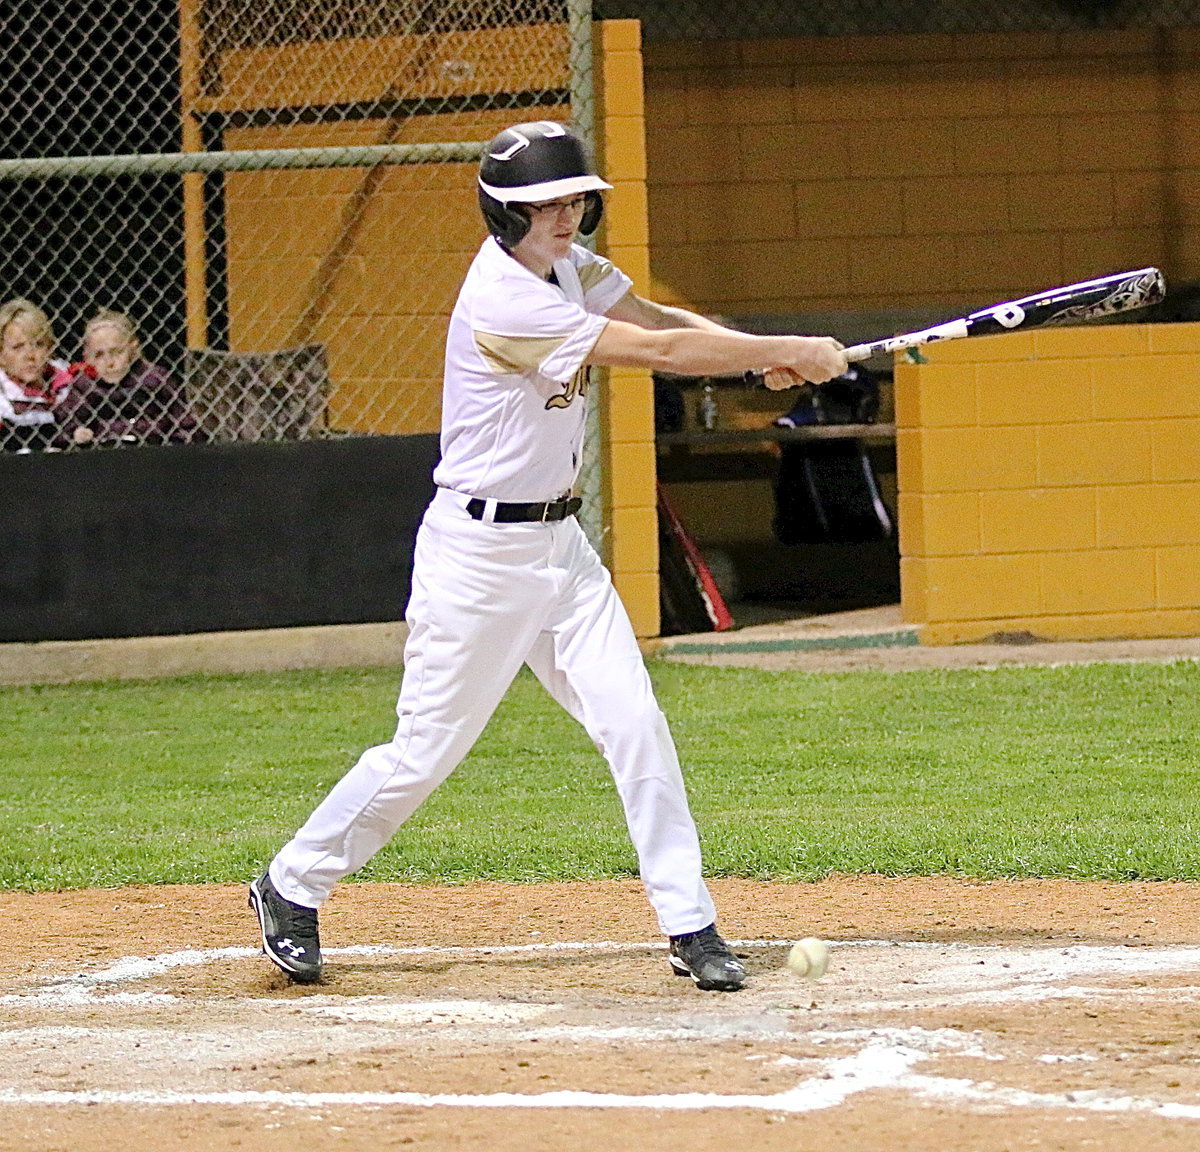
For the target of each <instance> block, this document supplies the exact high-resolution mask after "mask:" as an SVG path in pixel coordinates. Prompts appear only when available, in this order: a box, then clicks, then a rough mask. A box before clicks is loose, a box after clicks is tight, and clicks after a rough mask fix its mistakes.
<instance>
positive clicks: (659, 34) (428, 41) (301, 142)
mask: <svg viewBox="0 0 1200 1152" xmlns="http://www.w3.org/2000/svg"><path fill="white" fill-rule="evenodd" d="M593 16H595V17H597V18H618V17H635V18H637V19H639V20H640V21H641V23H642V28H643V34H644V37H645V39H646V40H647V42H648V44H649V45H650V46H651V47H653V46H654V45H655V44H656V43H663V42H669V41H676V42H678V41H684V42H686V41H705V40H711V39H720V38H739V39H742V40H746V39H749V38H754V37H759V38H774V39H776V40H779V39H784V38H788V37H798V36H805V37H854V36H881V35H894V34H904V33H988V32H1014V31H1018V32H1022V31H1028V32H1038V31H1080V30H1082V31H1087V30H1089V29H1120V28H1143V29H1172V28H1181V27H1186V26H1189V25H1200V2H1198V0H1107V2H1106V0H1088V2H1086V3H1085V2H1083V0H1047V2H1044V3H1037V2H1034V0H1011V2H1010V3H1008V4H1005V5H977V4H968V3H956V2H951V0H920V2H917V0H892V2H890V3H889V2H883V0H873V2H872V0H849V2H848V0H837V2H836V3H835V2H834V0H786V2H785V0H740V2H739V3H737V4H734V3H733V2H732V0H723V2H719V3H713V2H710V0H671V2H670V3H668V2H667V0H595V3H594V5H593V4H590V3H588V2H587V0H447V2H436V0H322V2H319V3H313V2H311V0H309V2H301V0H255V2H253V3H252V2H251V0H179V4H178V6H177V7H176V6H174V5H148V6H146V5H143V6H133V7H131V8H129V9H127V10H126V11H125V12H124V14H123V15H122V16H121V17H120V18H114V15H113V10H112V8H111V6H109V5H107V4H103V3H100V2H99V0H84V2H82V3H79V4H71V5H53V4H41V3H37V2H35V0H13V3H11V4H10V6H9V9H8V20H7V21H6V30H7V32H8V38H7V44H6V47H5V48H4V49H3V50H2V55H3V60H4V65H5V66H4V68H3V69H2V70H0V300H7V301H17V302H18V304H17V314H19V316H20V317H22V318H23V319H22V320H21V322H20V323H17V324H14V325H10V326H9V329H8V330H7V331H9V332H10V334H13V333H15V334H19V336H20V338H19V339H18V340H17V342H18V343H23V344H24V345H28V346H29V347H25V348H22V349H19V350H16V349H14V350H11V351H10V350H9V349H7V348H4V349H3V350H2V351H0V356H3V357H4V359H3V361H2V362H0V367H2V368H3V369H4V372H5V376H4V378H3V383H4V389H3V394H2V395H0V448H6V449H9V450H13V449H16V450H20V449H32V448H45V447H52V448H66V449H74V448H76V447H78V446H80V445H82V444H87V445H95V444H105V443H136V444H143V443H154V442H174V441H188V440H196V439H227V440H234V439H236V440H277V439H289V438H304V437H313V436H330V435H346V434H355V433H367V434H406V433H428V432H434V431H436V429H437V427H438V416H439V388H440V377H441V359H442V340H443V334H444V326H445V320H446V316H447V314H448V312H449V309H450V307H451V305H452V302H453V299H454V295H455V293H456V291H457V288H458V285H459V283H460V280H461V277H462V275H463V273H464V271H465V269H466V266H467V264H468V262H469V260H470V258H471V255H472V253H473V251H474V249H475V248H476V246H477V244H478V241H479V239H480V238H481V236H482V235H483V229H482V224H481V221H480V219H479V215H478V211H477V208H476V204H475V192H474V164H475V161H476V159H477V158H478V156H479V153H480V147H481V143H482V142H483V141H485V140H487V139H488V138H490V136H491V135H493V134H494V133H495V132H496V131H497V130H499V129H500V128H501V127H503V126H504V125H505V124H507V123H510V122H512V121H513V120H516V119H521V118H525V117H531V118H532V117H537V116H546V117H557V118H563V119H573V120H574V121H575V122H576V124H577V125H579V126H580V127H582V128H583V130H584V131H585V133H588V134H590V133H591V132H592V131H593V125H594V108H593V106H592V95H591V87H590V83H591V20H592V18H593ZM684 46H685V47H686V45H684ZM735 111H736V110H735ZM676 112H677V110H676ZM656 123H657V122H656ZM651 144H652V147H651V161H652V163H653V161H654V159H655V149H654V147H653V144H654V141H651ZM660 175H661V174H660ZM654 178H655V177H654V173H653V172H652V189H651V191H652V199H651V211H652V215H657V217H658V218H657V220H652V224H654V226H655V236H656V237H666V238H667V239H668V240H669V239H671V237H672V235H673V233H672V227H673V226H672V224H671V221H669V220H666V223H665V225H664V220H665V217H664V216H663V215H662V214H661V213H660V212H659V210H658V208H657V204H658V203H660V202H661V197H659V196H658V194H657V193H655V190H654V187H653V179H654ZM668 191H669V190H668ZM685 191H686V189H685ZM656 197H657V198H656ZM657 243H658V241H657V240H656V246H657ZM668 247H669V246H668ZM698 298H700V299H702V294H701V295H700V296H698ZM21 301H28V302H29V305H30V307H26V306H25V305H23V304H20V302H21ZM747 307H748V305H747ZM743 310H746V309H745V308H743ZM89 324H90V325H91V327H90V328H89ZM21 356H24V357H25V358H26V359H25V361H22V360H21V358H20V357H21ZM10 357H11V358H10ZM84 363H86V364H88V365H89V367H86V368H84V367H81V365H83V364H84ZM64 393H66V394H67V395H69V396H70V397H72V399H71V400H70V401H69V402H68V403H67V404H66V405H65V406H63V407H62V408H61V410H59V405H58V403H57V400H58V398H59V397H60V395H62V394H64ZM52 409H53V410H54V411H52ZM590 439H591V441H592V451H591V452H590V453H589V460H594V459H595V456H596V454H595V450H594V445H595V441H596V432H595V426H594V425H593V430H592V434H591V437H590ZM594 468H595V466H594V465H593V464H589V465H588V473H587V475H586V476H585V486H587V487H590V489H591V490H592V492H593V494H594V493H596V492H598V490H599V479H598V476H596V474H595V470H594ZM594 499H596V497H593V502H594Z"/></svg>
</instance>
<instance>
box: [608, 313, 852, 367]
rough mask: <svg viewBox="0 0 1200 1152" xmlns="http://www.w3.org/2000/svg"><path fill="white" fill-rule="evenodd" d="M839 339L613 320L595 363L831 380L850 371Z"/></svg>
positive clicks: (717, 327)
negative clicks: (785, 372) (658, 326)
mask: <svg viewBox="0 0 1200 1152" xmlns="http://www.w3.org/2000/svg"><path fill="white" fill-rule="evenodd" d="M838 347H839V346H838V345H837V344H836V342H835V341H831V340H827V339H824V338H816V337H805V336H751V335H748V334H747V333H744V332H733V331H730V330H729V329H725V328H721V327H720V326H714V327H713V328H712V329H707V328H703V329H699V328H669V329H665V330H661V331H658V330H647V329H644V328H641V327H636V326H633V325H630V324H623V323H620V322H616V321H613V322H610V323H609V325H608V326H607V327H606V328H605V330H604V331H603V332H602V333H601V335H600V339H599V340H597V342H596V345H595V347H594V348H593V350H592V354H591V355H590V356H589V357H588V361H589V363H592V364H607V365H609V366H611V367H614V368H649V369H650V370H651V371H655V372H669V373H673V374H674V375H677V376H737V375H740V374H741V373H743V372H747V371H768V370H771V369H786V370H789V371H792V372H795V373H797V374H799V375H801V376H803V377H804V378H805V379H808V380H816V381H821V380H828V379H830V378H831V377H833V376H836V375H837V374H838V373H839V372H842V371H845V361H844V359H843V358H842V357H841V354H840V352H835V351H834V349H836V348H838Z"/></svg>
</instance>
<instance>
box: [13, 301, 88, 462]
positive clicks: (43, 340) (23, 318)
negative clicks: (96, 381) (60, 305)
mask: <svg viewBox="0 0 1200 1152" xmlns="http://www.w3.org/2000/svg"><path fill="white" fill-rule="evenodd" d="M53 351H54V329H53V327H52V326H51V324H50V317H49V316H47V315H46V313H45V312H43V311H42V309H41V308H39V307H38V306H37V305H36V304H34V303H33V301H31V300H25V299H22V298H18V299H14V300H8V301H5V303H4V304H0V448H3V449H4V450H6V451H10V452H12V451H17V452H31V451H34V450H35V449H46V448H50V447H52V446H53V444H54V441H55V439H56V438H57V435H58V422H57V416H58V412H59V410H60V409H61V406H62V404H63V402H64V401H65V400H66V398H67V396H68V395H69V394H70V391H71V383H72V381H73V379H74V373H73V372H72V371H71V368H70V366H69V365H68V364H67V363H66V362H65V361H63V360H56V359H54V358H53V356H52V353H53Z"/></svg>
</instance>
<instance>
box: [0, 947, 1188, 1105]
mask: <svg viewBox="0 0 1200 1152" xmlns="http://www.w3.org/2000/svg"><path fill="white" fill-rule="evenodd" d="M787 943H788V941H777V940H747V941H736V942H734V945H735V946H736V947H764V946H781V945H785V944H787ZM833 944H834V947H835V948H836V947H855V948H858V947H863V946H866V945H869V944H874V945H876V946H879V947H885V946H886V947H889V948H890V947H895V948H905V949H937V950H940V951H942V952H954V951H956V950H961V951H964V952H967V951H969V952H970V953H971V954H972V955H978V954H980V953H984V954H985V955H986V956H987V957H988V959H987V960H985V961H984V962H983V966H984V967H987V966H988V964H989V961H990V959H991V957H992V956H994V957H995V958H996V959H997V961H998V962H1000V958H1001V957H1008V959H1007V960H1004V961H1002V963H1003V967H1004V968H1005V969H1009V970H1010V972H1009V974H1010V975H1011V976H1012V977H1013V978H1014V979H1019V978H1022V977H1023V978H1026V979H1028V978H1029V977H1034V978H1040V980H1041V981H1045V980H1046V979H1047V978H1050V979H1053V978H1055V977H1057V978H1059V979H1062V978H1063V977H1065V976H1069V975H1074V974H1077V973H1079V972H1081V971H1087V972H1089V973H1097V972H1100V971H1103V972H1117V971H1120V972H1124V973H1126V974H1133V973H1138V974H1142V973H1147V972H1159V973H1161V972H1172V971H1179V970H1182V969H1187V968H1196V967H1198V966H1200V949H1196V948H1186V947H1175V948H1150V947H1146V946H1136V947H1129V946H1114V945H1102V946H1094V945H1073V946H1071V947H1068V948H1056V947H1053V946H1051V947H1038V948H1032V949H1026V950H1025V951H1023V952H1019V951H1016V950H1014V949H1012V948H1011V946H1007V947H1006V946H1004V945H988V946H979V945H970V944H965V943H962V942H952V943H949V944H941V943H930V942H895V941H870V942H868V941H853V942H841V943H839V942H833ZM663 946H664V945H662V944H661V943H658V942H650V943H632V944H631V943H624V942H614V941H601V942H539V943H533V944H523V945H495V946H454V947H428V946H421V947H407V948H402V947H395V946H391V945H357V946H351V947H347V948H339V949H329V950H328V954H329V955H447V954H450V955H479V956H492V955H496V954H505V953H509V954H512V953H516V954H520V953H539V952H580V951H600V952H635V951H637V952H644V951H647V950H650V951H653V950H655V949H661V948H662V947H663ZM256 955H258V950H257V949H254V948H249V947H239V948H218V949H192V950H185V951H181V952H175V953H164V954H161V955H158V956H154V957H125V958H123V959H121V960H118V961H116V962H115V963H113V964H111V965H109V966H107V967H106V968H103V969H100V970H99V971H96V972H92V973H78V974H75V975H73V976H70V977H66V978H61V979H59V980H57V981H51V982H50V984H49V986H46V987H44V988H43V989H42V991H41V992H40V993H39V992H33V993H28V994H15V995H8V996H0V1002H12V1001H14V1000H28V999H30V998H38V997H39V996H45V995H48V994H49V995H58V996H60V997H65V999H63V1000H62V1001H61V1002H63V1003H66V1002H68V1001H70V1002H71V1003H72V1004H79V1003H95V1002H96V1001H101V1002H105V1003H107V1002H111V1001H114V1000H119V1001H121V1002H146V1000H147V999H153V998H158V997H161V998H164V999H168V1000H169V999H174V998H173V997H171V996H169V995H167V994H158V993H129V992H125V993H115V994H108V995H103V996H101V995H98V994H97V990H98V989H101V988H112V987H113V986H119V985H122V984H127V983H129V982H131V981H136V980H143V979H148V978H151V977H153V976H157V975H160V974H162V973H164V972H167V971H170V970H171V969H173V968H180V967H189V966H199V965H203V964H208V963H212V962H216V961H221V960H228V959H243V958H247V957H251V956H256ZM975 964H979V961H976V962H975ZM974 967H975V965H971V966H970V967H968V966H966V965H952V966H951V967H950V968H949V969H947V970H945V971H944V973H943V982H946V977H947V976H953V977H954V978H953V982H954V983H958V981H959V979H961V978H962V977H963V976H965V974H966V973H967V972H969V971H972V970H973V969H974ZM938 982H939V981H938V980H937V979H934V980H932V981H931V983H933V984H937V983H938ZM1043 987H1044V985H1043ZM1050 991H1055V990H1053V989H1051V990H1050ZM1057 991H1059V992H1062V991H1063V990H1061V989H1059V990H1057ZM1072 991H1074V992H1076V993H1078V994H1088V995H1093V994H1098V993H1102V992H1103V991H1105V990H1104V989H1083V988H1076V989H1072ZM1179 991H1180V990H1179V989H1173V990H1172V993H1173V995H1174V994H1177V993H1178V992H1179ZM999 994H1002V990H1000V989H992V990H991V991H990V993H984V994H983V995H990V996H991V997H993V998H995V997H997V995H999ZM89 997H90V999H89ZM364 1007H366V1006H365V1005H364ZM511 1007H512V1006H511V1005H509V1006H507V1007H506V1008H504V1009H500V1011H501V1012H502V1013H503V1012H506V1011H508V1010H510V1009H511ZM527 1007H529V1008H530V1012H529V1015H530V1016H533V1015H534V1014H536V1013H537V1012H539V1011H540V1008H541V1006H527ZM856 1007H858V1008H863V1007H864V1005H863V1004H862V1003H861V1002H859V1004H858V1005H857V1006H856ZM311 1008H312V1009H314V1010H317V1011H328V1010H329V1009H328V1008H326V1007H325V1006H320V1005H316V1004H314V1005H312V1006H311ZM482 1008H483V1006H482V1003H481V1002H446V1003H445V1004H440V1003H435V1002H424V1003H421V1002H414V1003H412V1004H409V1005H400V1004H391V1005H389V1006H388V1009H389V1011H390V1012H392V1013H395V1012H400V1013H401V1015H405V1014H411V1016H412V1017H413V1018H416V1017H418V1016H420V1017H422V1018H425V1019H427V1018H430V1017H436V1016H438V1014H439V1013H443V1014H445V1015H447V1016H452V1014H453V1013H454V1012H462V1011H464V1010H468V1009H469V1010H471V1011H472V1012H473V1013H474V1014H476V1015H477V1014H478V1012H480V1011H481V1010H482ZM339 1014H342V1015H349V1013H347V1012H345V1011H343V1012H342V1013H339ZM364 1015H366V1016H368V1017H369V1016H370V1015H371V1013H370V1012H369V1011H368V1012H366V1013H365V1014H364ZM485 1015H486V1013H485ZM393 1019H395V1017H394V1016H393ZM556 1031H557V1030H556ZM562 1031H563V1034H564V1036H565V1035H568V1034H569V1033H570V1032H571V1031H573V1030H571V1029H562ZM611 1031H612V1032H613V1037H612V1038H613V1039H617V1038H618V1036H619V1034H623V1033H624V1032H625V1031H626V1030H625V1029H612V1030H611ZM628 1031H629V1032H630V1034H632V1033H633V1032H635V1031H638V1030H636V1029H630V1030H628ZM663 1031H664V1033H666V1032H670V1033H671V1035H673V1036H678V1035H687V1034H695V1033H694V1032H690V1033H689V1030H687V1029H676V1028H671V1029H664V1030H663ZM860 1037H861V1038H863V1039H864V1047H863V1048H862V1049H861V1050H860V1051H858V1052H857V1053H854V1054H853V1055H851V1056H846V1057H838V1058H831V1059H826V1060H816V1061H809V1060H805V1061H803V1063H804V1064H811V1063H816V1064H818V1065H821V1066H823V1068H824V1070H823V1072H821V1074H820V1075H818V1076H815V1077H808V1078H806V1079H805V1080H803V1081H801V1082H800V1083H799V1084H797V1085H796V1086H795V1087H793V1088H791V1089H788V1090H787V1091H785V1092H782V1093H772V1094H766V1095H720V1094H715V1093H686V1092H685V1093H670V1094H656V1095H626V1094H615V1093H604V1092H591V1091H574V1090H573V1091H557V1092H546V1093H537V1094H521V1093H508V1092H500V1093H484V1094H452V1093H414V1092H378V1093H372V1092H365V1093H364V1092H347V1093H328V1092H326V1093H303V1092H285V1091H264V1092H259V1091H211V1092H202V1091H196V1092H187V1091H158V1090H105V1089H97V1090H82V1091H60V1090H52V1091H19V1090H17V1089H5V1090H0V1105H16V1106H35V1105H43V1106H74V1105H132V1106H147V1107H172V1106H179V1105H192V1106H218V1107H221V1106H249V1107H287V1108H301V1109H313V1108H322V1107H326V1108H328V1107H351V1108H356V1107H415V1108H432V1107H453V1108H557V1109H565V1108H599V1109H612V1108H628V1109H643V1108H652V1109H660V1110H675V1111H687V1110H703V1109H752V1110H760V1111H769V1112H774V1113H801V1112H810V1111H815V1110H820V1109H826V1108H832V1107H836V1106H837V1105H839V1104H841V1103H843V1102H845V1101H846V1100H847V1099H849V1098H850V1097H852V1096H854V1095H857V1094H860V1093H862V1092H866V1091H870V1090H894V1091H899V1092H902V1093H905V1094H907V1095H909V1096H910V1097H913V1098H917V1099H924V1100H929V1101H934V1102H938V1103H959V1104H965V1105H974V1106H980V1107H984V1106H990V1107H994V1106H1002V1107H1012V1108H1023V1107H1038V1108H1064V1109H1075V1110H1083V1111H1088V1112H1107V1113H1118V1112H1123V1113H1144V1114H1152V1115H1156V1116H1159V1117H1164V1118H1169V1119H1185V1120H1195V1119H1200V1105H1195V1104H1190V1103H1180V1102H1175V1101H1161V1100H1154V1099H1151V1098H1146V1097H1134V1096H1113V1095H1106V1094H1105V1093H1104V1092H1103V1091H1102V1090H1095V1091H1092V1090H1089V1091H1077V1092H1065V1093H1039V1092H1032V1091H1026V1090H1023V1089H1016V1088H1010V1087H1004V1086H997V1085H994V1084H991V1083H987V1082H977V1081H974V1080H969V1079H961V1078H948V1077H936V1076H926V1075H920V1074H918V1073H916V1072H914V1071H913V1069H914V1067H915V1065H916V1064H917V1063H919V1062H920V1061H922V1060H924V1059H925V1058H927V1056H929V1055H932V1054H933V1053H935V1052H946V1051H951V1052H955V1053H956V1054H957V1055H960V1056H975V1057H982V1058H985V1059H1001V1060H1002V1059H1004V1057H1003V1056H996V1055H994V1054H991V1055H990V1054H988V1053H986V1052H984V1051H983V1050H981V1049H980V1048H979V1047H978V1045H977V1044H976V1045H974V1046H971V1045H969V1044H968V1043H967V1042H968V1038H967V1037H965V1036H963V1035H962V1034H960V1033H957V1032H954V1031H953V1030H946V1029H943V1030H940V1031H939V1032H937V1033H934V1032H927V1031H923V1030H921V1029H907V1030H896V1029H893V1030H881V1029H873V1030H870V1031H868V1032H853V1031H851V1032H836V1033H831V1032H824V1033H812V1034H811V1035H810V1039H812V1040H813V1041H814V1043H817V1044H819V1043H828V1042H830V1041H841V1042H854V1041H855V1040H856V1038H860ZM792 1038H793V1039H795V1038H797V1037H796V1034H795V1033H793V1034H792ZM1086 1058H1087V1057H1086V1056H1076V1057H1067V1056H1064V1057H1062V1059H1063V1060H1064V1061H1065V1060H1067V1059H1086ZM1038 1059H1040V1060H1042V1061H1043V1062H1046V1061H1047V1060H1048V1057H1045V1056H1043V1057H1039V1058H1038ZM798 1063H799V1062H798Z"/></svg>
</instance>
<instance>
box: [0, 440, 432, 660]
mask: <svg viewBox="0 0 1200 1152" xmlns="http://www.w3.org/2000/svg"><path fill="white" fill-rule="evenodd" d="M437 452H438V438H437V436H434V435H429V436H396V437H353V438H347V439H344V440H327V441H322V440H317V441H297V442H292V443H280V444H220V445H217V444H213V445H188V446H177V447H163V448H136V449H127V450H125V449H116V450H108V451H95V452H73V453H64V454H49V455H28V456H11V455H10V456H0V641H33V640H79V639H88V638H95V637H115V636H152V635H171V634H175V633H182V632H210V631H222V630H226V629H242V628H279V627H290V626H295V625H303V624H342V623H365V622H369V621H381V620H397V619H400V618H401V617H402V616H403V611H404V605H405V602H406V601H407V599H408V592H409V581H410V578H411V573H412V553H413V544H414V539H415V534H416V529H417V525H418V523H419V521H420V518H421V514H422V512H423V511H424V508H425V505H426V504H427V503H428V502H429V499H430V497H431V496H432V494H433V482H432V479H431V473H432V471H433V467H434V464H435V463H436V461H437Z"/></svg>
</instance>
